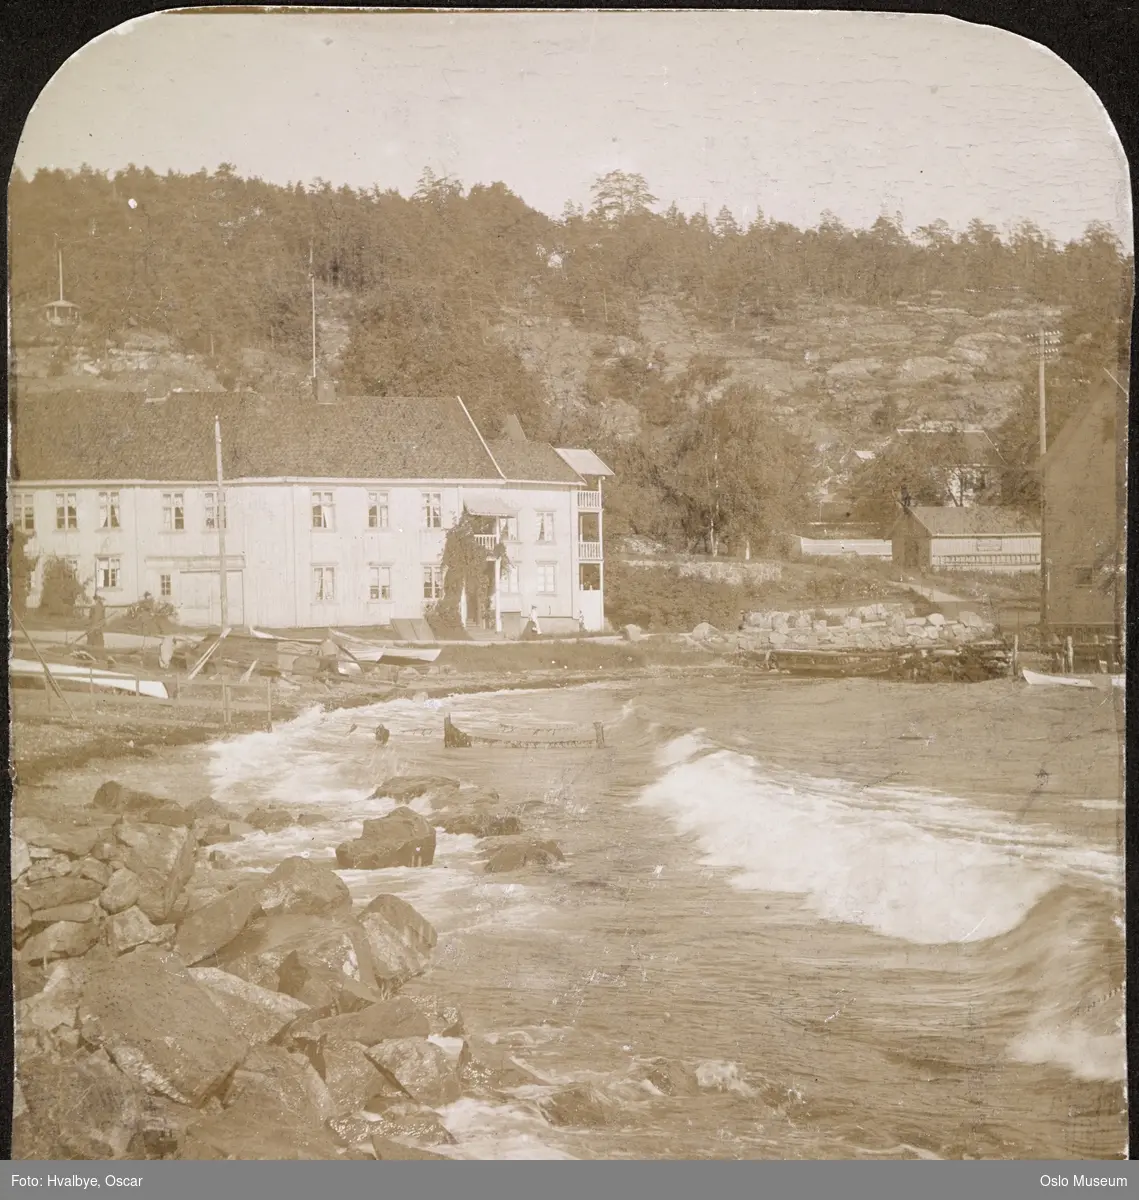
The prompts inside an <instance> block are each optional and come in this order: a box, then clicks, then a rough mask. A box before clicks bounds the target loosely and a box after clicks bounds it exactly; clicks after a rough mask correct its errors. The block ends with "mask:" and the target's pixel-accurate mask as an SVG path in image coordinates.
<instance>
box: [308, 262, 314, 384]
mask: <svg viewBox="0 0 1139 1200" xmlns="http://www.w3.org/2000/svg"><path fill="white" fill-rule="evenodd" d="M308 280H309V285H310V287H311V289H312V386H313V390H314V391H315V390H316V269H315V268H314V266H313V260H312V242H309V244H308Z"/></svg>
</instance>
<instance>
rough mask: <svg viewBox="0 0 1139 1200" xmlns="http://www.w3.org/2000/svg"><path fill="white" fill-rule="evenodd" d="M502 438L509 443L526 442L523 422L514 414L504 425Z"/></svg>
mask: <svg viewBox="0 0 1139 1200" xmlns="http://www.w3.org/2000/svg"><path fill="white" fill-rule="evenodd" d="M502 436H503V438H504V439H505V440H506V441H508V442H524V441H525V440H526V433H525V430H523V428H522V422H521V421H519V420H518V418H517V417H516V416H515V415H514V414H513V413H511V414H510V416H508V417H507V418H506V420H505V421H503V423H502Z"/></svg>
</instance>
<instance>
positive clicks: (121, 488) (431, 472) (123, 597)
mask: <svg viewBox="0 0 1139 1200" xmlns="http://www.w3.org/2000/svg"><path fill="white" fill-rule="evenodd" d="M85 402H86V403H87V404H88V405H90V406H92V407H94V408H95V409H97V410H99V411H98V412H96V413H88V414H87V420H86V421H83V422H81V424H82V425H83V427H84V428H85V429H86V430H87V431H88V432H89V433H90V435H91V436H92V438H93V441H92V444H91V445H90V446H89V447H87V446H85V445H84V443H83V433H82V431H77V439H76V440H71V439H69V438H67V437H66V430H67V425H68V423H69V422H70V423H72V424H74V423H75V420H76V415H77V414H76V412H75V411H74V410H72V411H70V412H63V411H62V410H61V404H60V402H59V401H56V400H54V398H53V399H41V398H37V399H35V400H31V401H28V402H27V403H26V404H25V405H24V406H22V408H21V410H20V412H19V416H18V420H17V422H16V431H15V432H16V437H15V443H16V444H15V447H14V451H15V452H14V468H15V469H14V471H13V476H14V482H13V483H12V484H11V494H10V497H9V513H10V523H11V524H13V525H15V526H16V527H18V528H20V529H21V530H23V531H24V532H25V533H27V534H29V535H30V538H31V541H30V543H29V545H28V550H29V552H30V553H31V554H33V555H37V556H38V557H39V562H38V563H37V567H36V571H35V574H34V576H33V587H32V594H31V596H30V598H29V603H30V604H32V605H35V604H37V603H38V600H39V594H40V589H41V586H42V578H43V567H44V564H45V562H46V561H47V560H48V559H49V558H50V557H53V556H55V557H60V558H65V559H70V560H71V561H72V563H73V564H74V565H75V567H76V569H77V571H78V574H79V576H80V578H81V580H83V581H84V582H85V583H86V584H87V585H88V590H89V591H90V592H95V591H97V592H98V593H99V594H100V595H101V596H102V597H103V599H104V601H105V602H106V603H108V604H111V605H113V604H116V603H123V604H129V603H132V602H134V601H136V600H138V599H140V598H142V597H143V596H144V595H145V594H146V593H148V592H149V593H150V594H151V595H152V596H153V597H155V598H156V599H158V600H162V601H166V602H168V603H170V604H172V605H173V606H174V607H175V608H176V609H177V611H178V618H179V620H180V621H181V622H182V623H184V624H186V625H190V626H209V625H217V624H219V623H220V621H221V619H222V587H221V570H220V564H221V558H220V553H221V542H222V539H223V536H224V542H225V561H226V601H227V604H226V608H227V613H226V618H227V620H228V623H229V624H231V625H253V626H258V627H264V628H267V629H287V628H306V627H308V628H311V627H326V626H329V627H340V626H348V627H352V626H357V627H360V626H364V627H376V626H384V625H388V624H390V622H391V621H393V620H398V619H417V618H422V617H423V616H424V614H425V612H427V611H428V610H429V609H430V606H431V605H433V604H434V603H435V602H436V601H437V600H439V599H440V598H441V596H442V593H443V573H442V557H443V550H444V545H445V540H446V536H447V531H448V529H450V528H451V527H452V526H453V525H455V524H456V523H457V522H458V520H459V519H460V517H461V516H462V515H463V513H464V512H467V513H470V514H471V515H472V516H473V517H474V518H475V519H476V521H478V522H481V525H480V526H479V527H480V528H482V529H484V530H485V532H483V533H480V534H478V535H476V536H477V538H478V540H479V541H480V542H482V543H483V544H485V546H486V549H487V551H488V566H487V570H488V575H489V576H490V582H491V592H492V594H493V595H494V596H495V604H494V607H493V610H492V611H491V612H488V613H484V614H478V616H479V619H480V620H482V621H484V622H486V623H488V624H489V623H495V624H497V626H498V627H499V628H503V627H505V628H507V629H508V630H509V629H510V628H519V629H520V627H521V622H522V621H524V619H525V618H526V617H527V616H528V615H529V614H530V613H531V612H532V611H533V612H536V613H537V614H538V616H539V617H540V618H541V617H547V618H555V619H558V620H565V621H571V622H578V623H580V625H581V626H584V628H586V629H591V630H594V629H601V628H603V627H604V593H603V583H604V581H603V564H604V548H603V542H602V515H601V501H602V497H601V483H600V479H599V478H598V479H590V480H587V479H586V478H583V477H582V476H581V475H580V474H579V473H578V472H577V471H576V470H574V468H573V467H571V466H570V465H569V462H568V461H567V457H570V456H572V455H573V453H574V452H573V451H563V452H558V451H555V450H554V449H553V448H552V447H549V446H545V445H544V444H541V443H532V442H528V441H526V440H525V439H524V438H522V437H521V436H520V435H519V434H516V435H515V437H514V438H513V439H511V440H509V441H508V442H504V443H501V444H499V443H496V444H495V445H494V446H493V447H492V445H491V443H489V442H487V441H486V440H485V439H484V438H483V437H482V434H481V433H480V432H479V431H478V429H477V428H476V427H475V425H474V422H473V421H472V420H471V419H470V416H469V414H468V413H467V412H466V409H465V406H463V405H462V402H461V401H460V400H458V399H457V398H455V399H444V400H440V399H433V398H416V399H410V400H403V399H401V400H393V399H388V398H384V399H382V400H380V399H375V398H370V397H365V398H352V399H347V398H346V399H344V400H342V401H338V402H335V403H332V404H323V405H311V406H303V405H301V406H299V407H300V408H302V409H304V410H305V411H301V412H298V411H297V408H298V405H297V404H296V403H290V404H288V405H280V404H278V405H274V404H272V403H266V402H264V401H262V400H261V399H260V398H257V399H255V400H249V399H246V401H245V402H244V403H241V402H234V401H232V399H228V398H226V397H206V398H202V397H178V398H170V399H168V400H167V401H165V402H164V403H162V404H154V403H149V402H146V401H142V400H139V399H137V398H134V397H117V398H115V399H114V400H113V401H112V400H109V399H108V398H106V397H100V398H98V399H95V400H91V399H89V398H88V399H87V400H86V401H84V400H76V402H75V403H76V404H77V405H80V406H82V405H83V404H84V403H85ZM219 405H220V411H218V412H217V426H218V427H220V431H221V444H222V455H223V466H224V468H225V470H224V487H223V491H224V500H225V502H224V506H223V505H222V504H221V503H220V501H219V490H218V485H217V481H216V462H211V460H212V459H213V458H214V453H215V440H214V435H215V422H214V419H213V411H212V410H213V409H214V408H218V407H219ZM99 417H101V418H102V420H101V421H100V422H99V423H98V430H99V432H98V433H96V432H95V429H96V425H95V424H93V423H91V424H89V423H88V422H95V421H96V420H97V419H98V418H99ZM57 422H58V423H59V424H60V425H61V426H62V429H63V431H64V433H65V437H64V440H63V441H62V443H61V444H58V445H57V446H56V448H55V449H53V448H52V443H51V436H52V425H53V424H56V423H57ZM163 437H165V438H166V439H168V440H167V441H165V442H164V441H163V440H162V438H163ZM187 439H191V440H190V441H189V442H188V441H187ZM586 453H588V452H586ZM500 460H501V461H500ZM503 463H506V464H509V466H508V467H506V468H504V466H503ZM187 466H193V467H195V468H196V469H195V470H190V471H187V470H186V469H185V468H186V467H187ZM211 466H213V467H214V470H213V471H212V472H211V471H210V470H209V468H210V467H211ZM304 466H307V467H308V468H309V469H308V470H298V468H302V467H304ZM598 466H599V467H600V469H601V471H602V472H604V473H605V474H608V473H609V472H608V468H606V467H604V464H600V462H599V461H598ZM335 467H340V468H342V469H340V470H334V468H335ZM510 467H513V468H514V470H513V471H512V470H510V469H509V468H510ZM522 467H525V468H527V469H526V470H524V471H521V470H520V468H522ZM361 468H371V470H361ZM211 474H212V475H213V478H212V479H211V477H210V476H211ZM519 474H521V475H522V476H523V477H521V478H519V477H513V476H518V475H519ZM223 523H224V528H223V529H221V528H219V526H220V525H222V524H223ZM499 542H501V543H502V545H503V547H504V548H505V551H506V558H505V560H504V561H499V560H497V559H495V558H494V557H493V556H492V553H491V552H492V551H493V550H494V548H495V547H496V546H497V544H498V543H499Z"/></svg>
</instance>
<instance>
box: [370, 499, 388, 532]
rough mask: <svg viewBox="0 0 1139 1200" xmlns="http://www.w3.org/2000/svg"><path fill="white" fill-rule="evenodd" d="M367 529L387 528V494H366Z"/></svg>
mask: <svg viewBox="0 0 1139 1200" xmlns="http://www.w3.org/2000/svg"><path fill="white" fill-rule="evenodd" d="M368 528H369V529H387V528H388V494H387V492H369V493H368Z"/></svg>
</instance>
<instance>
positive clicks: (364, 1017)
mask: <svg viewBox="0 0 1139 1200" xmlns="http://www.w3.org/2000/svg"><path fill="white" fill-rule="evenodd" d="M307 1031H308V1032H309V1033H311V1034H312V1035H314V1036H316V1037H318V1038H333V1039H336V1040H339V1041H345V1042H359V1044H360V1045H361V1046H374V1045H376V1044H377V1043H378V1042H385V1041H398V1040H400V1039H406V1038H426V1037H427V1035H428V1034H429V1033H430V1031H431V1026H430V1022H429V1021H428V1019H427V1018H426V1017H425V1016H424V1015H423V1013H422V1012H420V1011H419V1009H418V1008H417V1007H416V1006H415V1005H414V1004H413V1003H412V1002H411V1001H410V1000H407V999H406V998H405V997H403V996H395V997H394V998H392V999H390V1000H380V1001H377V1002H376V1003H375V1004H370V1005H369V1006H368V1007H367V1008H362V1009H360V1010H359V1011H358V1012H353V1013H342V1014H340V1015H338V1016H331V1017H321V1018H320V1019H319V1020H317V1021H314V1022H312V1024H311V1025H310V1026H308V1030H307Z"/></svg>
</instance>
